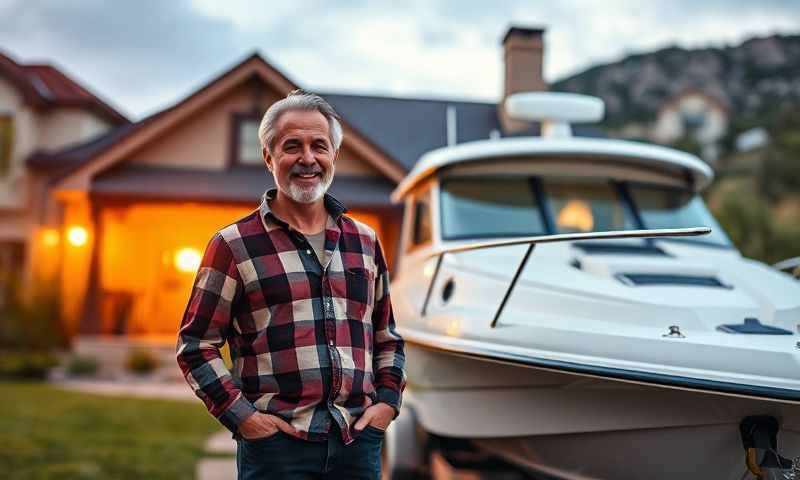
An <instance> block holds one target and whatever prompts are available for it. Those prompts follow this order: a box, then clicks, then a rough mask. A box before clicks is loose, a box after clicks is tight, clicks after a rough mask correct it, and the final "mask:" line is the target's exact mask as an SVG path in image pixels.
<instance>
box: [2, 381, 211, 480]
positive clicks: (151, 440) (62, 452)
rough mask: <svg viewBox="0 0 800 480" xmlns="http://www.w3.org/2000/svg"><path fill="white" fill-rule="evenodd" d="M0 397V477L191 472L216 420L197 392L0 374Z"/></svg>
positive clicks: (185, 474) (119, 476)
mask: <svg viewBox="0 0 800 480" xmlns="http://www.w3.org/2000/svg"><path fill="white" fill-rule="evenodd" d="M187 388H188V387H187ZM0 398H2V403H3V406H2V408H0V477H2V478H9V479H14V480H17V479H26V480H28V479H49V478H59V479H145V478H146V479H159V478H163V479H191V478H194V473H195V464H196V462H197V461H198V460H199V459H200V458H201V457H203V456H205V455H203V444H204V442H205V440H206V438H207V437H208V436H209V435H211V434H212V433H214V432H216V431H218V430H220V428H221V427H220V425H219V423H217V421H216V420H214V419H213V418H212V417H211V416H210V415H209V414H208V412H207V411H206V410H205V408H204V407H203V405H202V403H201V402H200V401H199V400H198V401H197V403H188V402H180V401H172V400H152V399H139V398H135V399H134V398H125V397H108V396H99V395H91V394H84V393H77V392H71V391H65V390H60V389H57V388H54V387H51V386H48V385H46V384H40V383H23V382H0ZM6 475H8V476H6Z"/></svg>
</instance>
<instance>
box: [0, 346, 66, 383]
mask: <svg viewBox="0 0 800 480" xmlns="http://www.w3.org/2000/svg"><path fill="white" fill-rule="evenodd" d="M57 365H58V360H56V358H55V357H54V356H53V355H51V354H50V353H47V352H37V351H30V352H25V351H17V352H14V351H4V352H2V353H0V378H3V379H23V380H43V379H45V378H47V374H48V372H49V371H50V369H51V368H53V367H55V366H57Z"/></svg>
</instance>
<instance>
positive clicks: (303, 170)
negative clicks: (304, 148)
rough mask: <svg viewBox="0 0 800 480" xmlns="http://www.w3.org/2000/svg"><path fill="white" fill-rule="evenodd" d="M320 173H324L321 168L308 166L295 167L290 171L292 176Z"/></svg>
mask: <svg viewBox="0 0 800 480" xmlns="http://www.w3.org/2000/svg"><path fill="white" fill-rule="evenodd" d="M316 173H319V174H320V175H322V174H323V173H324V171H323V170H322V168H320V166H319V165H315V166H311V167H309V166H306V165H294V166H293V167H292V169H291V170H289V174H290V175H313V174H316Z"/></svg>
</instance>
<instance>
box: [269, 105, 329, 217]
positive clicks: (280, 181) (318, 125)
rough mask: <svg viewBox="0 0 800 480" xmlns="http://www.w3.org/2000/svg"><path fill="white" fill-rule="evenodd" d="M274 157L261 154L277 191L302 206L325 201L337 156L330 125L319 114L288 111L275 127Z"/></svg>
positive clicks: (308, 111)
mask: <svg viewBox="0 0 800 480" xmlns="http://www.w3.org/2000/svg"><path fill="white" fill-rule="evenodd" d="M276 130H277V134H276V136H275V139H274V143H273V148H272V153H271V154H270V152H269V151H267V149H266V148H265V149H264V150H263V152H262V154H263V156H264V161H265V162H266V163H267V168H269V170H270V171H271V172H272V175H273V176H274V177H275V184H276V185H277V187H278V190H280V191H281V192H283V193H284V194H286V195H287V196H289V197H290V198H291V199H292V200H294V201H296V202H299V203H313V202H316V201H317V200H319V199H320V198H322V196H323V195H324V194H325V192H326V191H327V190H328V187H330V185H331V182H333V173H334V161H335V160H336V152H335V151H334V149H333V145H331V140H330V135H329V126H328V121H327V120H326V119H325V116H324V115H322V114H321V113H320V112H318V111H316V110H289V111H286V112H284V113H283V114H282V115H281V116H280V117H279V118H278V122H277V125H276Z"/></svg>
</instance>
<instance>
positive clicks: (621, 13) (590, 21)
mask: <svg viewBox="0 0 800 480" xmlns="http://www.w3.org/2000/svg"><path fill="white" fill-rule="evenodd" d="M511 24H514V25H522V26H542V27H545V28H546V29H547V33H546V37H545V42H546V51H545V78H546V79H547V80H550V81H552V80H557V79H559V78H563V77H564V76H567V75H569V74H572V73H576V72H579V71H581V70H583V69H585V68H588V67H589V66H591V65H594V64H596V63H601V62H608V61H614V60H618V59H620V58H623V57H624V56H625V55H626V54H629V53H636V52H643V51H649V50H653V49H657V48H661V47H665V46H669V45H680V46H684V47H698V46H724V45H732V44H737V43H739V42H741V41H742V40H744V39H746V38H749V37H752V36H765V35H770V34H773V33H795V34H797V33H800V2H798V1H797V0H758V1H752V0H750V1H744V0H662V1H653V0H650V1H646V0H643V1H638V0H603V1H593V0H550V1H541V0H526V1H498V2H490V1H478V0H439V1H435V0H419V1H415V0H410V1H405V2H393V1H385V2H384V1H377V0H374V1H359V0H350V1H344V0H343V1H337V2H332V1H329V2H324V1H321V0H320V1H313V0H309V1H300V0H295V1H293V2H266V1H245V0H225V1H222V0H162V1H156V0H138V1H123V0H120V1H112V2H109V1H104V0H75V1H58V0H52V1H37V0H0V50H2V51H3V52H4V53H6V54H8V55H11V56H13V57H14V58H15V59H16V60H18V61H22V62H35V61H48V62H51V63H54V64H55V65H57V66H59V67H60V68H62V69H63V70H65V71H66V72H67V73H68V74H70V75H71V76H73V77H74V78H76V79H77V80H79V81H81V82H83V83H84V84H85V85H87V86H88V87H89V88H90V89H92V90H93V91H95V92H96V93H99V94H100V95H101V96H102V97H103V98H105V99H106V100H109V102H110V103H111V104H113V105H114V106H116V107H118V108H119V109H120V110H121V111H122V112H124V113H126V114H128V115H130V116H131V118H133V119H138V118H141V117H142V116H143V115H146V114H148V113H152V112H154V111H157V110H160V109H161V108H164V107H165V106H167V105H169V104H171V103H173V102H175V101H177V100H179V99H180V98H182V97H183V96H185V95H187V94H188V93H190V92H192V90H193V89H195V88H197V87H199V86H201V85H202V84H203V83H204V82H205V81H206V80H208V79H209V78H211V77H212V76H214V75H216V74H218V73H219V72H221V71H222V70H224V69H226V68H228V67H230V66H232V65H234V64H235V63H237V62H238V61H240V60H241V59H243V58H244V57H246V56H247V55H249V54H251V53H252V52H254V51H259V52H260V53H261V54H262V55H264V56H265V57H266V58H267V60H268V61H269V62H271V63H272V64H273V65H274V66H275V67H277V68H278V69H279V70H281V71H282V72H283V73H284V74H286V75H287V76H288V77H289V78H290V79H292V80H293V81H295V83H297V84H299V85H300V86H302V87H305V88H309V89H313V90H319V91H327V92H353V93H367V94H384V95H387V94H388V95H397V96H417V97H423V98H424V97H436V98H439V97H445V98H457V99H476V100H488V101H494V100H496V99H497V98H498V97H499V95H500V93H501V80H502V77H501V71H502V63H501V60H502V59H501V51H500V39H501V38H502V36H503V34H504V33H505V31H506V29H507V28H508V26H509V25H511Z"/></svg>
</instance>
